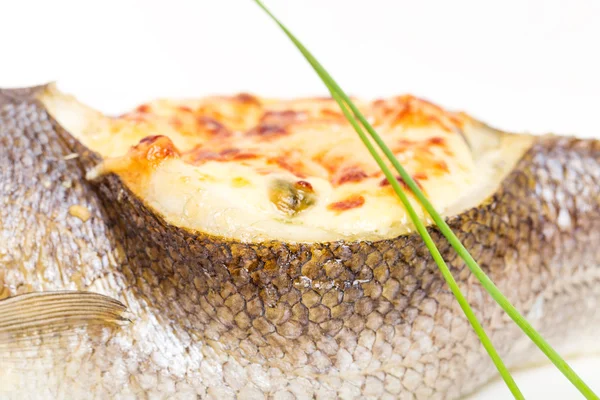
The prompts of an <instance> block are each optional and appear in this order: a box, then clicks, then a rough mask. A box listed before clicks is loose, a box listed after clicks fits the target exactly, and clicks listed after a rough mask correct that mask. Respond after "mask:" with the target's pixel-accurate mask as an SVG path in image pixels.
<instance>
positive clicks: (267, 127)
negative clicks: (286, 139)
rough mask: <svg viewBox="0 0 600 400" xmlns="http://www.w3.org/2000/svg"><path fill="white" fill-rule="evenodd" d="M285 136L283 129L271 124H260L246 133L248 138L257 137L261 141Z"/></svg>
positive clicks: (285, 132)
mask: <svg viewBox="0 0 600 400" xmlns="http://www.w3.org/2000/svg"><path fill="white" fill-rule="evenodd" d="M287 134H288V132H287V131H286V130H285V128H284V127H282V126H279V125H271V124H260V125H258V126H257V127H255V128H253V129H250V130H249V131H248V133H247V135H248V136H257V137H259V138H261V139H272V138H275V137H278V136H284V135H287Z"/></svg>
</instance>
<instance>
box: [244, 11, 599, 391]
mask: <svg viewBox="0 0 600 400" xmlns="http://www.w3.org/2000/svg"><path fill="white" fill-rule="evenodd" d="M254 1H255V2H256V3H257V4H258V5H259V6H260V7H261V8H262V9H263V10H264V11H265V12H266V13H267V14H268V15H269V16H270V17H271V18H272V19H273V21H274V22H275V23H276V24H277V25H279V27H280V28H281V29H282V30H283V31H284V33H285V34H286V35H287V36H288V37H289V39H290V40H291V41H292V42H293V43H294V44H295V45H296V47H297V48H298V50H300V52H301V53H302V55H303V56H304V57H305V58H306V60H307V61H308V62H309V63H310V64H311V66H312V67H313V68H314V70H315V72H317V74H318V75H319V77H320V78H321V79H322V80H323V82H324V84H325V85H326V86H327V88H328V89H329V91H330V92H331V94H332V97H333V98H334V100H335V101H336V102H337V103H338V104H339V106H340V108H341V109H342V112H343V113H344V115H345V116H346V118H347V119H348V121H349V122H350V123H351V125H352V126H353V127H354V129H355V130H356V132H357V133H358V135H359V136H360V138H361V140H362V141H363V143H364V144H365V145H366V147H367V149H368V150H369V152H370V153H371V155H372V156H373V158H374V159H375V161H376V162H377V164H378V165H379V167H380V168H381V169H382V171H383V172H384V174H385V176H386V178H387V180H388V181H389V182H390V184H391V185H392V187H393V189H394V191H395V192H396V194H397V195H398V197H399V198H400V200H401V202H402V203H403V205H404V207H405V208H406V210H407V212H408V214H409V216H410V218H411V220H412V222H413V224H414V225H415V227H416V229H417V231H418V232H419V234H420V235H421V237H422V238H423V240H424V242H425V244H426V246H427V248H428V249H429V251H430V252H431V254H432V257H433V259H434V261H435V262H436V263H437V265H438V267H439V268H440V271H441V272H442V275H443V276H444V279H445V280H446V282H447V283H448V285H449V287H450V289H451V290H452V293H453V294H454V295H455V297H456V298H457V300H458V302H459V304H460V306H461V308H462V309H463V312H464V313H465V315H466V316H467V319H468V320H469V322H470V323H471V325H472V326H473V329H474V330H475V332H476V333H477V335H478V337H479V338H480V340H481V342H482V344H483V346H484V348H485V349H486V351H487V352H488V354H489V355H490V357H491V359H492V361H493V362H494V364H495V365H496V368H497V369H498V371H499V373H500V375H501V376H502V378H503V379H504V381H505V382H506V384H507V386H508V388H509V389H510V390H511V392H512V394H513V395H514V396H515V398H523V395H522V394H521V392H520V391H519V389H518V387H517V386H516V383H515V382H514V380H513V378H512V376H511V375H510V373H509V372H508V370H507V369H506V367H505V365H504V364H503V362H502V360H501V359H500V357H499V356H498V354H497V352H496V350H495V349H494V347H493V345H492V343H491V341H490V340H489V337H488V336H487V335H486V334H485V331H484V330H483V328H482V327H481V324H480V323H479V321H478V320H477V318H476V317H475V315H474V313H473V311H472V310H471V308H470V306H469V304H468V302H467V301H466V299H465V298H464V296H463V295H462V293H461V292H460V288H458V285H457V284H456V281H455V280H454V278H453V277H452V274H451V273H450V271H449V269H448V266H447V265H446V263H445V262H444V260H443V258H442V257H441V254H440V253H439V250H438V249H437V247H436V246H435V243H434V242H433V240H432V238H431V236H430V235H429V233H428V232H427V229H426V228H425V227H424V224H423V223H422V221H421V220H420V219H419V217H418V215H417V214H416V212H415V211H414V208H413V207H412V205H411V204H410V202H409V200H408V198H407V197H406V195H405V194H404V192H403V190H402V188H401V187H400V185H399V183H398V182H397V180H396V178H395V177H394V175H393V173H392V172H391V171H390V169H389V168H388V167H387V165H385V162H384V161H383V159H382V158H381V156H380V155H379V153H378V152H377V151H376V150H375V148H374V147H373V145H372V144H371V142H370V141H369V139H368V138H367V136H366V135H365V133H364V131H363V130H362V128H361V126H360V125H359V123H358V122H357V120H356V119H358V121H360V124H362V126H364V127H365V129H366V130H367V132H368V133H369V135H370V136H371V138H372V139H373V140H374V141H375V142H376V143H377V145H378V146H379V147H380V149H381V150H382V151H383V153H384V154H385V156H386V157H387V158H388V159H389V161H390V162H391V163H392V165H393V167H394V168H395V169H396V171H397V172H398V173H399V174H400V177H401V178H402V180H403V181H404V182H405V183H406V184H407V186H408V187H409V188H410V189H411V191H412V192H413V194H414V195H415V197H416V198H417V200H418V201H419V202H420V203H421V205H422V206H423V208H424V209H425V210H426V211H427V213H428V214H429V215H430V216H431V218H432V219H433V220H434V222H435V223H436V225H437V227H438V228H439V229H440V231H441V232H442V234H443V235H444V236H445V237H446V239H447V240H448V241H449V242H450V244H451V245H452V247H453V248H454V249H455V251H456V252H457V253H458V255H459V256H460V257H461V258H462V259H463V260H464V261H465V263H466V265H467V266H468V267H469V269H470V270H471V272H472V273H473V274H474V275H475V276H476V277H477V279H479V281H480V282H481V284H482V286H483V287H484V289H486V290H487V291H488V293H490V295H491V296H492V298H493V299H494V300H495V301H496V302H497V303H498V304H499V305H500V306H501V307H502V309H503V310H504V311H505V312H506V313H507V314H508V315H509V316H510V317H511V318H512V319H513V321H515V323H516V324H517V325H518V326H519V327H520V328H521V329H522V330H523V331H524V332H525V334H526V335H527V336H528V337H529V338H530V339H531V340H532V341H533V342H534V343H535V344H536V346H538V348H539V349H540V350H541V351H542V352H543V353H544V354H545V355H546V356H547V357H548V358H549V359H550V360H551V361H552V363H554V365H555V366H556V367H557V368H558V369H559V370H560V371H561V372H562V373H563V375H565V377H567V379H569V381H571V383H572V384H573V385H574V386H575V387H576V388H577V389H578V390H579V391H580V392H581V393H582V394H583V395H584V396H585V397H586V398H587V399H600V398H599V397H598V396H597V395H596V394H595V393H594V392H593V391H592V390H591V389H590V388H589V386H588V385H587V384H586V383H585V382H583V380H582V379H581V378H580V377H579V376H578V375H577V374H576V373H575V371H573V369H572V368H571V367H570V366H569V364H567V362H566V361H565V360H564V359H562V357H561V356H560V355H559V354H558V353H557V352H556V351H555V350H554V349H553V348H552V346H550V344H548V342H546V340H544V338H543V337H542V336H541V335H540V334H539V333H538V332H537V331H536V330H535V329H534V328H533V326H531V324H529V322H527V320H526V319H525V318H524V317H523V316H522V315H521V314H520V313H519V311H518V310H517V309H516V308H515V307H514V306H513V305H512V304H511V303H510V301H509V300H508V299H507V298H506V297H505V296H504V295H503V294H502V293H501V292H500V290H499V289H498V288H497V287H496V285H495V284H494V283H493V282H492V280H491V279H490V278H489V277H488V276H487V275H486V274H485V272H483V270H482V269H481V267H480V266H479V265H478V264H477V262H476V261H475V260H474V259H473V257H472V256H471V254H470V253H469V252H468V250H467V249H466V248H465V247H464V246H463V244H462V243H461V242H460V240H459V239H458V237H456V235H455V234H454V232H452V230H451V229H450V227H449V226H448V224H447V223H446V221H445V220H444V219H443V218H442V216H441V215H440V214H439V213H437V211H436V210H435V209H434V207H433V205H432V204H431V203H430V202H429V200H428V199H427V198H426V197H425V195H424V194H423V192H422V191H421V189H420V188H419V187H418V185H417V184H416V183H415V181H414V180H413V179H412V177H411V176H410V174H408V173H407V172H406V170H405V169H404V168H403V167H402V166H401V165H400V163H399V162H398V160H397V159H396V157H395V156H394V154H393V153H392V151H391V150H390V149H389V147H388V146H387V145H386V144H385V142H383V140H382V139H381V137H380V136H379V135H378V134H377V132H375V130H374V129H373V127H372V126H371V125H370V124H369V122H368V121H367V120H366V118H365V117H364V116H363V115H362V113H361V112H360V111H359V110H358V108H357V107H356V106H355V105H354V103H353V102H352V101H351V100H350V98H349V97H348V96H347V95H346V93H345V92H344V91H343V90H342V89H341V87H340V86H339V85H338V84H337V83H336V82H335V80H334V79H333V78H332V77H331V75H329V73H328V72H327V71H326V70H325V69H324V68H323V66H322V65H321V64H320V63H319V62H318V61H317V60H316V59H315V58H314V56H313V55H312V54H311V53H310V52H309V51H308V50H307V49H306V48H305V47H304V45H303V44H302V43H300V41H299V40H298V39H296V37H295V36H294V35H293V34H292V33H291V32H290V31H289V30H288V29H287V28H286V27H285V26H284V25H283V24H282V23H281V22H280V21H279V20H278V19H277V18H276V17H275V16H274V15H273V14H272V13H271V12H270V11H269V10H268V9H267V8H266V7H265V6H264V4H262V2H261V1H260V0H254ZM348 108H349V110H348ZM350 111H351V112H352V113H351V112H350ZM355 118H356V119H355Z"/></svg>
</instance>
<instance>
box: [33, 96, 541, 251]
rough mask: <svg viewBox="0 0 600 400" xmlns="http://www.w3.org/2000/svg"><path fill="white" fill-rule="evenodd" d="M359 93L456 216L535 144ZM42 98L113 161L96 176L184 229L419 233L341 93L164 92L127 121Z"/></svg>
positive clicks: (416, 103) (346, 235)
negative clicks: (120, 184)
mask: <svg viewBox="0 0 600 400" xmlns="http://www.w3.org/2000/svg"><path fill="white" fill-rule="evenodd" d="M353 100H354V101H355V103H356V104H357V106H358V107H359V108H360V109H361V111H362V112H363V113H364V115H365V116H366V117H367V118H368V120H369V121H370V122H371V124H372V125H373V126H374V128H375V129H376V131H377V132H378V133H379V134H380V135H381V137H382V138H383V140H384V141H385V142H386V143H387V144H388V146H389V147H390V148H391V149H392V151H393V152H394V154H395V155H396V157H397V158H398V160H399V161H400V163H401V164H402V165H403V166H404V167H405V168H406V169H407V171H408V172H409V173H410V174H411V175H412V176H413V178H414V179H415V181H416V182H417V183H418V184H419V185H420V187H421V188H422V189H423V191H424V192H425V194H426V195H427V196H428V197H429V199H430V200H431V202H432V203H433V205H434V206H435V207H436V209H437V210H438V211H439V212H441V213H442V214H443V215H451V214H455V213H457V212H460V211H462V210H465V209H467V208H469V207H473V206H476V205H477V204H479V203H480V202H481V201H483V200H484V199H485V198H486V197H488V196H489V195H491V193H493V191H494V190H496V189H497V187H498V185H499V184H500V182H501V180H502V179H503V178H504V177H505V176H506V174H507V173H508V172H509V171H510V169H511V168H512V167H513V166H514V165H515V163H516V162H517V161H518V159H519V158H520V157H521V156H522V155H523V153H524V152H525V151H526V149H527V148H528V147H529V146H530V145H531V142H532V138H531V137H530V136H526V135H511V134H507V133H503V132H499V131H496V130H493V129H491V128H489V127H487V126H485V125H483V124H481V123H479V122H477V121H475V120H473V119H472V118H470V117H468V116H466V115H465V114H462V113H451V112H447V111H444V110H443V109H441V108H440V107H438V106H436V105H433V104H431V103H429V102H427V101H424V100H421V99H418V98H416V97H413V96H400V97H394V98H389V99H380V100H375V101H360V100H357V99H353ZM42 101H43V102H44V103H45V104H46V106H47V107H48V109H49V110H50V112H51V113H52V114H53V116H54V117H55V118H56V119H57V120H58V121H59V123H61V124H62V125H63V126H64V127H65V128H66V129H67V130H68V131H69V132H71V133H72V134H73V135H74V136H75V137H77V138H78V139H79V140H80V141H81V142H82V143H83V144H84V145H86V146H88V147H89V148H91V149H93V150H94V151H97V152H98V153H100V154H101V155H102V156H103V157H105V161H104V162H103V163H102V164H101V165H99V166H98V167H97V168H96V169H95V170H93V171H91V172H90V175H89V176H90V178H95V177H97V176H99V175H101V174H104V173H109V172H113V173H116V174H118V175H119V176H120V177H121V178H122V179H123V181H124V182H125V184H126V185H127V186H128V187H129V188H131V190H132V191H133V192H134V193H136V195H138V196H139V197H140V198H141V199H143V201H144V202H145V203H146V205H148V206H149V207H152V208H153V209H154V210H155V211H156V212H158V213H159V214H161V215H162V216H163V217H164V218H165V219H166V220H167V221H168V222H170V223H172V224H174V225H177V226H181V227H185V228H188V229H192V230H197V231H202V232H205V233H209V234H213V235H218V236H224V237H228V238H232V239H236V240H242V241H250V242H257V241H266V240H284V241H296V242H317V241H333V240H359V239H360V240H377V239H384V238H391V237H395V236H398V235H401V234H403V233H406V232H409V231H410V230H411V229H412V224H411V223H410V221H409V218H408V216H407V213H406V210H405V209H404V208H403V206H402V204H401V203H400V201H399V199H398V198H397V196H396V194H395V193H394V192H393V190H392V188H391V186H390V185H389V183H388V182H387V181H386V179H385V178H384V176H383V173H382V172H381V171H380V169H379V167H378V166H377V164H376V163H375V161H374V160H373V159H372V157H371V155H370V154H369V153H368V151H367V149H366V148H365V146H364V144H363V143H362V142H361V141H360V139H359V137H358V135H357V134H356V132H355V131H354V130H353V128H352V127H351V126H350V124H349V123H348V122H347V121H346V120H345V118H344V116H343V114H342V113H341V112H340V110H339V108H338V106H337V105H336V103H335V102H334V101H333V100H332V99H329V98H308V99H299V100H274V99H264V98H258V97H255V96H252V95H248V94H239V95H237V96H230V97H208V98H204V99H198V100H157V101H153V102H150V103H147V104H143V105H141V106H139V107H137V108H136V109H135V110H133V111H131V112H129V113H126V114H124V115H121V116H118V117H108V116H105V115H103V114H101V113H99V112H97V111H94V110H92V109H90V108H88V107H86V106H84V105H82V104H81V103H79V102H77V101H76V100H75V99H74V98H72V97H71V96H67V95H65V94H62V93H60V92H58V91H57V90H56V89H54V88H52V87H51V88H49V89H48V91H47V92H46V93H45V94H44V95H43V96H42ZM398 179H399V178H398ZM401 183H402V182H401ZM411 200H412V201H413V204H414V205H415V206H416V208H417V210H418V211H419V213H420V215H421V217H422V218H423V219H425V220H426V218H425V216H424V215H423V212H422V210H421V208H420V207H419V206H418V203H417V202H416V200H414V199H413V198H412V197H411ZM426 222H428V223H429V221H427V220H426Z"/></svg>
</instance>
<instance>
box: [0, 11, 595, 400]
mask: <svg viewBox="0 0 600 400" xmlns="http://www.w3.org/2000/svg"><path fill="white" fill-rule="evenodd" d="M267 5H269V6H271V7H272V9H273V11H274V12H275V13H276V14H277V15H278V16H279V17H280V18H281V19H282V20H283V21H284V22H285V23H287V24H288V26H289V27H291V29H292V31H294V32H295V33H296V34H297V35H298V36H299V37H300V38H301V40H303V41H304V42H305V44H306V45H307V47H309V48H310V49H311V50H312V51H313V52H314V53H315V54H316V55H317V57H318V58H319V59H320V60H321V61H322V62H323V64H325V66H326V67H328V68H329V70H330V72H332V74H333V75H334V76H335V77H336V78H337V80H338V81H339V82H340V83H341V84H342V86H343V87H344V88H345V89H346V90H347V91H349V92H351V93H352V94H355V95H359V96H365V97H379V96H386V95H394V94H401V93H407V92H410V93H413V94H416V95H419V96H421V97H425V98H427V99H429V100H432V101H434V102H436V103H438V104H441V105H443V106H445V107H448V108H452V109H461V110H465V111H467V112H469V113H470V114H472V115H474V116H476V117H478V118H480V119H482V120H484V121H486V122H488V123H490V124H491V125H494V126H497V127H500V128H504V129H508V130H513V131H528V132H536V133H542V132H549V131H552V132H555V133H563V134H577V135H580V136H599V132H600V129H599V128H600V127H599V123H598V116H599V115H600V112H599V111H598V110H599V108H600V78H599V76H600V75H599V74H600V58H599V56H598V53H599V50H600V22H599V21H600V2H598V1H595V0H588V1H583V0H578V1H574V0H569V1H567V0H562V1H555V0H538V1H522V0H521V1H519V0H503V1H498V2H490V1H476V0H473V1H467V0H453V1H414V0H412V1H403V0H389V1H384V0H360V1H358V0H357V1H352V0H345V1H344V0H271V1H267ZM0 18H1V19H0V40H1V47H0V86H4V87H7V86H8V87H14V86H26V85H32V84H36V83H43V82H46V81H49V80H57V81H58V82H59V85H60V86H61V88H63V89H64V90H67V91H70V92H73V93H74V94H75V95H77V96H78V97H79V98H80V99H81V100H83V101H85V102H88V103H89V104H91V105H93V106H96V107H98V108H100V109H102V110H103V111H105V112H109V113H118V112H121V111H123V110H124V109H126V108H129V107H132V106H133V105H135V104H136V103H140V102H143V101H146V100H149V99H150V98H154V97H160V96H188V97H192V96H196V97H197V96H201V95H206V94H214V93H221V94H230V93H234V92H239V91H249V92H254V93H257V94H261V95H270V96H285V97H293V96H300V95H320V94H325V90H324V89H323V86H322V84H321V83H320V82H319V80H318V79H317V77H316V75H314V73H312V72H311V70H310V69H309V67H308V65H307V64H306V63H305V62H304V61H303V60H302V59H301V57H300V55H299V54H298V53H297V51H296V50H295V49H294V48H293V46H292V45H291V43H289V42H288V40H287V39H286V38H285V37H284V36H283V35H282V33H281V32H280V31H279V30H278V28H276V26H275V25H273V24H272V23H271V22H270V21H269V20H268V19H267V18H266V17H265V15H264V14H262V12H261V11H260V10H259V9H258V8H257V7H256V6H255V5H254V4H253V3H252V1H251V0H210V1H208V0H189V1H162V2H158V1H101V2H100V1H98V2H84V1H65V0H60V1H32V0H25V1H23V0H21V1H15V0H12V1H11V0H0ZM573 365H574V367H575V368H576V370H577V371H579V372H580V373H581V374H582V376H583V377H584V378H585V379H587V380H588V382H589V383H591V384H592V386H593V387H595V388H596V390H597V391H600V358H598V357H597V358H595V359H594V358H590V359H587V360H579V361H575V362H573ZM516 379H517V382H518V383H519V384H520V385H521V387H522V390H523V391H524V393H525V395H526V396H527V397H528V398H533V399H535V398H538V399H547V398H553V399H554V398H556V399H570V398H578V395H577V393H576V392H575V391H574V390H573V389H572V388H571V387H570V385H569V383H568V382H567V381H566V380H565V379H564V378H562V377H561V376H560V374H559V373H557V372H556V371H555V370H554V369H552V368H550V367H548V368H542V369H540V370H536V371H529V372H525V373H518V374H517V375H516ZM509 397H510V394H509V393H508V391H507V390H506V389H505V388H504V387H503V385H502V384H501V383H497V384H494V385H492V386H491V387H489V388H488V389H486V390H485V391H484V392H482V393H479V394H478V395H477V396H475V397H474V398H476V399H495V398H509Z"/></svg>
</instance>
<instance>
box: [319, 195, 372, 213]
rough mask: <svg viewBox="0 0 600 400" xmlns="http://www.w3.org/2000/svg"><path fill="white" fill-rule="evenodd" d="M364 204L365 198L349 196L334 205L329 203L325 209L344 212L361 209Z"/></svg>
mask: <svg viewBox="0 0 600 400" xmlns="http://www.w3.org/2000/svg"><path fill="white" fill-rule="evenodd" d="M363 204H365V198H364V197H363V196H360V195H355V196H350V197H348V198H346V199H344V200H342V201H336V202H335V203H331V204H329V205H328V206H327V209H329V210H331V211H336V212H342V211H346V210H351V209H353V208H358V207H361V206H362V205H363Z"/></svg>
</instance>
